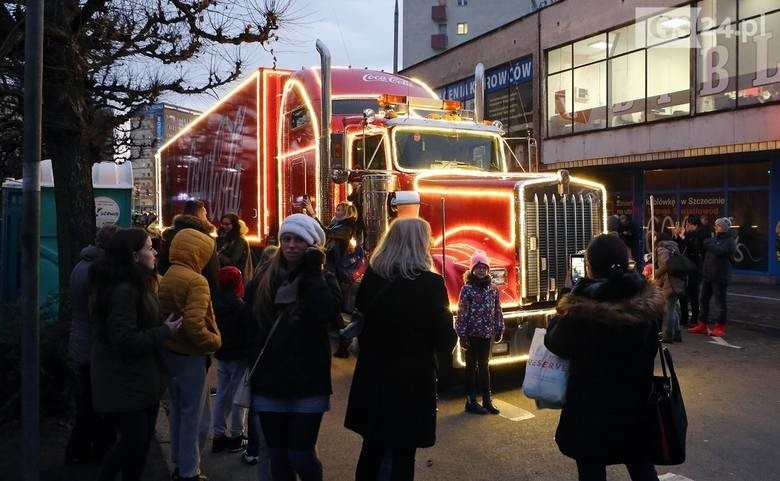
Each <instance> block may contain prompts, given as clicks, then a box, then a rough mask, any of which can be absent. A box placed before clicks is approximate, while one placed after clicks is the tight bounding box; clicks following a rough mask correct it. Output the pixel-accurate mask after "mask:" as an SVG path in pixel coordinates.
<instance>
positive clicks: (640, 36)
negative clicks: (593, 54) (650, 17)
mask: <svg viewBox="0 0 780 481" xmlns="http://www.w3.org/2000/svg"><path fill="white" fill-rule="evenodd" d="M608 45H609V56H610V57H615V56H617V55H621V54H624V53H627V52H632V51H634V50H637V49H640V48H644V47H645V21H644V20H641V21H639V22H637V23H632V24H631V25H626V26H625V27H623V28H619V29H617V30H613V31H611V32H609V40H608Z"/></svg>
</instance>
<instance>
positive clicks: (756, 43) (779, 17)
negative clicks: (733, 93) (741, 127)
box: [737, 10, 780, 105]
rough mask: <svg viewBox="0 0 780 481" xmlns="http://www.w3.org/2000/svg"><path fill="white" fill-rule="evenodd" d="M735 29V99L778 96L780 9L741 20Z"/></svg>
mask: <svg viewBox="0 0 780 481" xmlns="http://www.w3.org/2000/svg"><path fill="white" fill-rule="evenodd" d="M740 11H741V10H740ZM738 33H739V43H738V44H739V84H738V88H739V92H738V93H737V103H738V104H739V105H753V104H757V103H764V102H771V101H775V100H780V68H779V67H778V65H780V12H776V13H773V14H771V15H765V16H762V17H758V18H754V19H751V20H745V21H741V22H739V32H738Z"/></svg>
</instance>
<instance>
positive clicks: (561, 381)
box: [523, 328, 569, 409]
mask: <svg viewBox="0 0 780 481" xmlns="http://www.w3.org/2000/svg"><path fill="white" fill-rule="evenodd" d="M546 333H547V330H546V329H542V328H536V330H535V331H534V337H533V339H532V340H531V349H530V350H529V352H528V361H527V362H526V364H525V379H523V394H525V395H526V396H527V397H529V398H531V399H534V400H535V401H536V407H537V408H538V409H543V408H548V409H560V408H562V407H563V405H564V403H565V402H566V385H567V383H568V382H569V361H568V360H566V359H562V358H560V357H558V356H556V355H555V354H553V353H552V352H550V351H548V350H547V347H546V346H545V345H544V335H545V334H546Z"/></svg>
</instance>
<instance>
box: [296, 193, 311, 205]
mask: <svg viewBox="0 0 780 481" xmlns="http://www.w3.org/2000/svg"><path fill="white" fill-rule="evenodd" d="M304 200H309V196H308V195H307V194H303V195H299V196H298V197H296V198H295V203H296V204H303V201H304Z"/></svg>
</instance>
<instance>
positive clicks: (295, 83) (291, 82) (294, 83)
mask: <svg viewBox="0 0 780 481" xmlns="http://www.w3.org/2000/svg"><path fill="white" fill-rule="evenodd" d="M315 77H316V76H315ZM293 89H298V90H299V93H300V95H301V98H302V99H303V102H304V104H305V105H306V108H307V109H309V111H310V112H311V113H312V115H311V123H312V129H313V131H314V143H313V145H312V146H311V147H306V148H304V149H299V150H297V151H293V152H287V153H285V154H284V155H282V153H281V152H282V130H283V129H284V116H285V114H286V113H287V112H286V108H287V107H286V100H287V95H288V94H289V93H290V92H291V91H292V90H293ZM280 105H281V108H280V109H279V127H278V128H277V136H276V137H277V138H276V145H277V152H279V155H278V156H277V169H276V172H277V176H278V179H277V180H276V186H277V189H279V191H278V193H279V195H278V197H279V211H278V212H279V214H280V217H281V213H282V212H284V210H283V208H282V205H283V202H284V199H282V193H283V192H284V190H283V188H282V177H283V175H281V172H282V160H283V159H286V158H288V157H291V156H293V155H301V154H303V153H305V152H309V151H310V150H312V149H314V178H315V179H316V181H315V182H314V195H315V199H316V200H317V206H316V208H315V215H316V217H319V218H321V217H322V215H321V213H320V204H321V202H320V182H319V179H320V150H319V149H318V148H317V146H318V145H319V143H320V137H321V136H320V127H319V122H318V121H317V116H316V115H314V114H315V113H316V111H315V110H314V106H313V104H312V102H311V98H309V94H308V93H307V92H306V86H305V85H304V84H303V82H301V81H300V80H298V79H293V78H290V79H288V80H287V83H286V84H285V86H284V90H283V92H282V101H281V104H280ZM281 220H282V219H281V218H280V219H279V221H281Z"/></svg>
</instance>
